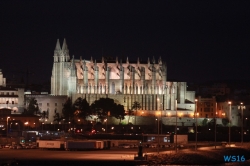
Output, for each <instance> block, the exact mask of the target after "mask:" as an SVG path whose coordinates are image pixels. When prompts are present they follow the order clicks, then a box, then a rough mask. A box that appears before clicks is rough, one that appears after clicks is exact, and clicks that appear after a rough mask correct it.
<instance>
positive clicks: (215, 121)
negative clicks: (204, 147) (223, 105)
mask: <svg viewBox="0 0 250 166" xmlns="http://www.w3.org/2000/svg"><path fill="white" fill-rule="evenodd" d="M215 111H216V112H215V118H214V148H215V149H216V125H217V102H216V103H215Z"/></svg>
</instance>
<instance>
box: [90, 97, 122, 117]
mask: <svg viewBox="0 0 250 166" xmlns="http://www.w3.org/2000/svg"><path fill="white" fill-rule="evenodd" d="M91 108H92V110H93V112H94V113H95V114H96V115H97V116H98V118H99V119H101V120H103V119H104V118H107V116H108V113H109V112H110V116H114V117H115V118H117V119H120V121H121V120H122V119H124V116H125V110H124V107H123V105H120V104H116V103H115V102H114V100H113V99H110V98H100V99H99V100H96V101H95V102H94V103H92V104H91Z"/></svg>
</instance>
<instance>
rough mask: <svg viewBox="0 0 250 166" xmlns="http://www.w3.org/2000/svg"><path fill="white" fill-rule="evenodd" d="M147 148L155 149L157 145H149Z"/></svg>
mask: <svg viewBox="0 0 250 166" xmlns="http://www.w3.org/2000/svg"><path fill="white" fill-rule="evenodd" d="M149 147H150V148H156V147H157V145H156V144H151V145H149Z"/></svg>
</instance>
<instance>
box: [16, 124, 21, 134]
mask: <svg viewBox="0 0 250 166" xmlns="http://www.w3.org/2000/svg"><path fill="white" fill-rule="evenodd" d="M16 125H18V132H19V131H20V125H19V123H16Z"/></svg>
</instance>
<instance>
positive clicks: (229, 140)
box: [228, 101, 232, 147]
mask: <svg viewBox="0 0 250 166" xmlns="http://www.w3.org/2000/svg"><path fill="white" fill-rule="evenodd" d="M228 104H229V113H228V115H229V126H228V143H229V147H230V146H231V104H232V103H231V101H229V102H228Z"/></svg>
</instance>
